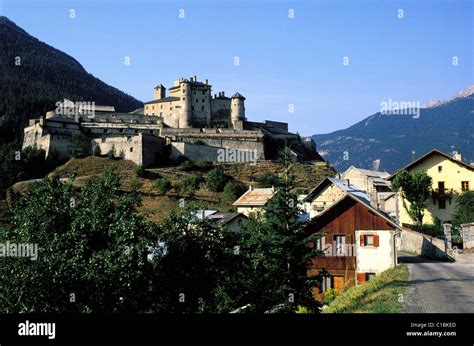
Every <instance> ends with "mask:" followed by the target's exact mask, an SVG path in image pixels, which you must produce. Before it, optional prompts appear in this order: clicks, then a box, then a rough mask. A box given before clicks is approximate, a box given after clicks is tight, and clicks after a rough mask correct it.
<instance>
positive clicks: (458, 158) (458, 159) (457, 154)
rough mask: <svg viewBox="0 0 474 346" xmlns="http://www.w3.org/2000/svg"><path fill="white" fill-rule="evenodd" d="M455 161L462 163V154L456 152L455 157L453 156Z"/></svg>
mask: <svg viewBox="0 0 474 346" xmlns="http://www.w3.org/2000/svg"><path fill="white" fill-rule="evenodd" d="M453 159H455V160H456V161H460V162H462V156H461V153H458V152H457V151H455V152H454V155H453Z"/></svg>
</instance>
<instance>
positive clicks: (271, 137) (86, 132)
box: [23, 76, 323, 166]
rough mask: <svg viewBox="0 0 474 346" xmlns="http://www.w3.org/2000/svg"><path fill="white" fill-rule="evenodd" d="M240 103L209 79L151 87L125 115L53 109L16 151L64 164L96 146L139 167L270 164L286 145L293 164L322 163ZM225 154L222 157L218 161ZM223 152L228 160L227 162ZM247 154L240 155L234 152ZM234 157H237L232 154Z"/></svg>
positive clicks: (34, 123) (78, 105)
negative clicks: (148, 96) (32, 150)
mask: <svg viewBox="0 0 474 346" xmlns="http://www.w3.org/2000/svg"><path fill="white" fill-rule="evenodd" d="M245 100H246V99H245V97H244V96H242V95H241V94H239V93H238V92H236V93H235V94H234V95H233V96H232V97H227V96H225V94H224V92H219V93H217V94H215V95H214V96H211V85H210V84H209V83H208V80H205V82H204V83H203V82H198V81H197V78H196V76H193V77H191V78H190V79H185V78H180V79H177V80H175V81H174V85H173V86H172V87H171V88H169V96H166V88H165V87H164V86H163V85H161V84H160V85H158V86H156V87H155V89H154V99H153V100H152V101H149V102H146V103H145V104H144V107H143V108H140V109H137V110H135V111H133V112H130V113H121V112H116V111H115V108H114V107H113V106H98V105H95V104H94V103H88V102H72V101H69V100H64V102H58V103H57V104H56V106H57V108H56V109H55V110H54V111H50V112H48V113H47V114H46V115H44V116H41V117H40V118H38V119H32V120H30V123H29V125H28V127H26V128H25V129H24V140H23V148H25V147H27V146H32V145H35V144H36V145H37V146H38V147H39V148H42V149H44V150H45V152H46V155H47V156H51V155H56V156H58V157H59V159H68V158H69V157H70V156H71V154H72V153H73V152H74V150H75V148H77V146H78V145H82V146H83V151H85V153H86V154H91V153H92V152H93V150H94V148H95V147H99V148H100V151H101V153H102V154H105V153H107V152H109V151H110V150H112V149H114V151H115V153H116V155H117V156H121V157H122V158H124V159H128V160H132V161H133V162H135V163H136V164H138V165H143V166H152V165H156V164H159V163H160V162H163V161H166V160H168V159H173V160H179V159H180V158H181V159H188V160H190V161H193V162H196V161H201V160H206V161H221V160H222V158H225V161H224V162H227V161H229V162H235V161H238V160H236V158H238V157H245V158H247V159H248V158H249V157H250V159H251V160H252V161H257V160H268V159H274V158H276V156H277V155H278V152H279V150H280V149H281V148H283V147H284V146H285V145H287V146H288V147H290V149H291V152H292V153H293V155H294V159H295V160H298V161H323V159H322V158H321V156H320V155H319V154H318V153H317V151H316V144H315V142H314V141H313V139H312V138H311V137H300V136H299V135H298V134H295V133H291V132H289V131H288V124H287V123H282V122H276V121H269V120H266V121H263V122H251V121H248V120H247V118H246V115H245ZM223 150H225V155H223ZM229 152H230V155H229ZM242 152H244V153H250V154H251V155H239V153H242ZM234 154H236V155H234Z"/></svg>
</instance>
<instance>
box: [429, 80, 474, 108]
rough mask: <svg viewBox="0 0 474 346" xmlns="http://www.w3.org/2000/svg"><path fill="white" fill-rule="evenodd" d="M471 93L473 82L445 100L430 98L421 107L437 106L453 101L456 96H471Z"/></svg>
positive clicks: (472, 92)
mask: <svg viewBox="0 0 474 346" xmlns="http://www.w3.org/2000/svg"><path fill="white" fill-rule="evenodd" d="M472 94H474V84H472V85H469V86H468V87H467V88H466V89H463V90H461V91H460V92H458V93H457V95H456V96H454V97H452V98H451V99H449V100H447V101H443V100H430V101H428V102H427V103H425V104H424V105H423V108H434V107H438V106H441V105H444V104H446V103H448V102H451V101H454V100H456V99H458V98H461V97H468V96H471V95H472Z"/></svg>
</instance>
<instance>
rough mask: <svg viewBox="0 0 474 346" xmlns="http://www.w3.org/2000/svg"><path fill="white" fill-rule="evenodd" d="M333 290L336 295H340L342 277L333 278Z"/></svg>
mask: <svg viewBox="0 0 474 346" xmlns="http://www.w3.org/2000/svg"><path fill="white" fill-rule="evenodd" d="M333 281H334V289H335V290H336V292H337V293H341V292H342V291H343V290H344V276H333Z"/></svg>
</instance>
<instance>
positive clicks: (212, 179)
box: [206, 167, 229, 192]
mask: <svg viewBox="0 0 474 346" xmlns="http://www.w3.org/2000/svg"><path fill="white" fill-rule="evenodd" d="M227 181H229V177H228V176H227V175H226V174H225V173H224V170H223V169H222V167H216V168H214V169H212V170H211V171H209V173H208V174H207V178H206V185H207V188H208V189H209V190H211V191H214V192H220V191H222V190H223V189H224V187H225V184H226V183H227Z"/></svg>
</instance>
